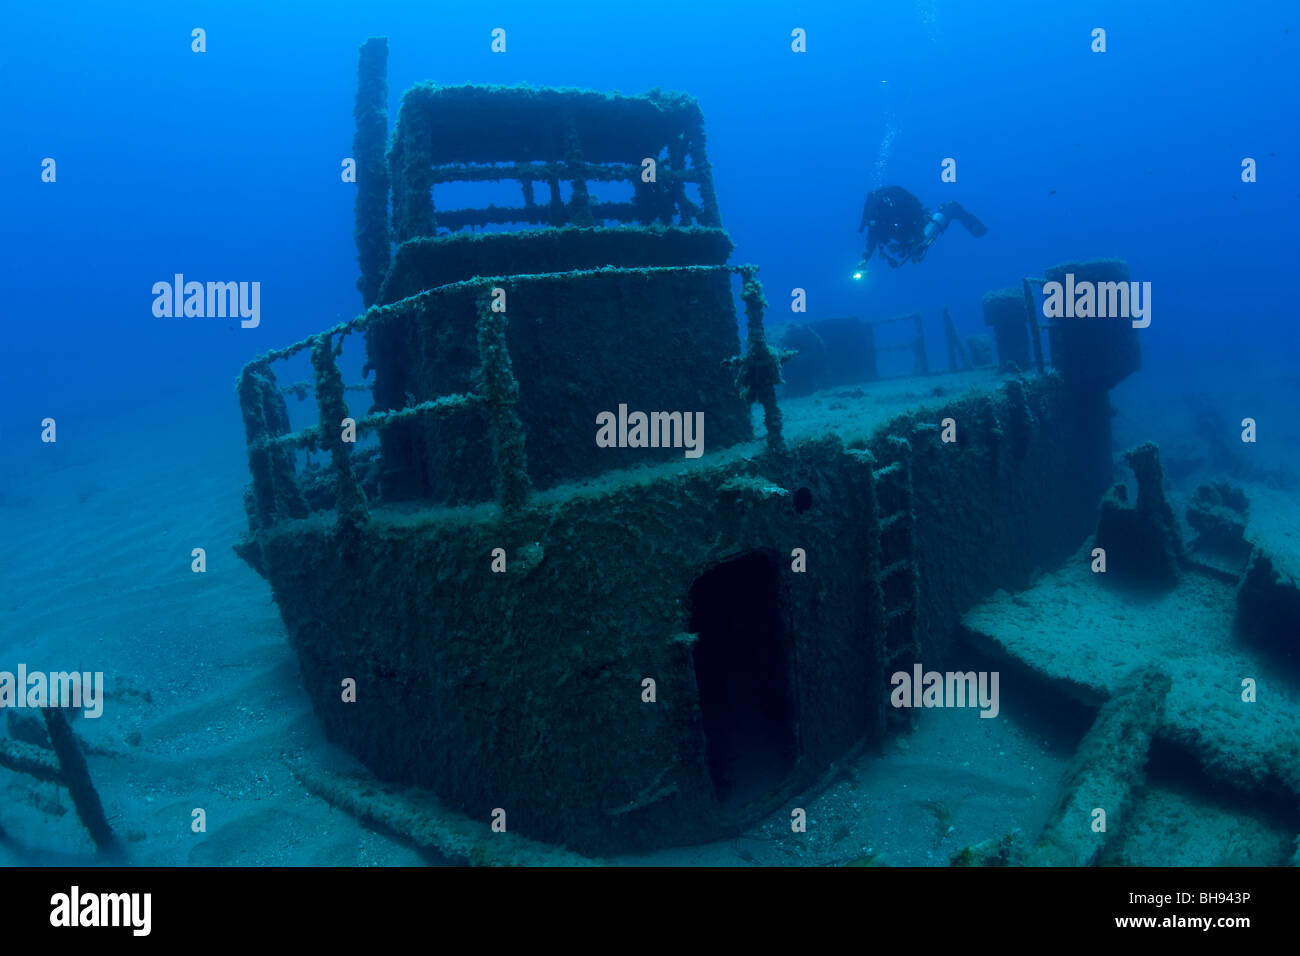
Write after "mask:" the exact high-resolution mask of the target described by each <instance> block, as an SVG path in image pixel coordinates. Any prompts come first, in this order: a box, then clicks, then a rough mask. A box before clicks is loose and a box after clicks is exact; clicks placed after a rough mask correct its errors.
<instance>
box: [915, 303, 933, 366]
mask: <svg viewBox="0 0 1300 956" xmlns="http://www.w3.org/2000/svg"><path fill="white" fill-rule="evenodd" d="M912 328H913V329H914V330H915V332H916V338H915V339H913V340H912V371H913V373H914V374H916V375H929V374H930V358H929V356H928V355H927V354H926V351H925V323H924V321H923V319H922V316H921V313H920V312H913V313H912Z"/></svg>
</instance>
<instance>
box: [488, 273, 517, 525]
mask: <svg viewBox="0 0 1300 956" xmlns="http://www.w3.org/2000/svg"><path fill="white" fill-rule="evenodd" d="M478 354H479V361H480V362H481V363H482V369H483V397H484V399H485V401H486V404H487V412H488V418H489V420H490V421H491V424H492V447H493V454H494V457H495V459H496V468H497V499H498V500H499V501H500V503H501V508H502V509H503V510H504V511H507V512H512V511H517V510H518V509H519V508H520V507H522V506H523V503H524V501H525V500H527V498H528V491H529V481H528V464H527V459H526V458H525V456H524V425H523V422H521V421H520V420H519V409H518V407H517V406H518V403H519V382H518V381H517V380H516V379H515V373H514V369H513V368H512V366H511V364H510V350H509V348H508V347H507V345H506V314H505V312H494V311H492V297H491V294H490V290H488V291H486V292H485V294H484V295H481V296H479V298H478Z"/></svg>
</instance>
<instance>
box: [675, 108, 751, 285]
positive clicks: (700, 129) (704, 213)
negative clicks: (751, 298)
mask: <svg viewBox="0 0 1300 956" xmlns="http://www.w3.org/2000/svg"><path fill="white" fill-rule="evenodd" d="M686 135H687V138H688V139H689V141H690V153H691V166H692V167H693V168H694V172H695V174H696V176H698V177H699V179H698V183H697V185H699V187H700V214H699V217H698V218H699V221H700V225H701V226H714V227H718V226H721V225H722V217H721V216H719V215H718V196H717V193H716V192H715V191H714V188H713V166H712V165H711V164H710V163H709V157H708V152H707V151H706V150H705V146H704V114H703V113H702V112H700V107H699V105H698V104H695V103H692V104H691V106H690V111H689V113H688V119H687V129H686ZM759 297H760V298H761V297H762V292H761V290H760V292H759Z"/></svg>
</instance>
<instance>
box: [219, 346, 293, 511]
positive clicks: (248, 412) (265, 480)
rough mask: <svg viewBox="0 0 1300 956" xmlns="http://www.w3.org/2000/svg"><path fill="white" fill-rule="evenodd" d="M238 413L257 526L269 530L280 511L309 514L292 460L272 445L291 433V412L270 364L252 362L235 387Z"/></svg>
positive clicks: (242, 372)
mask: <svg viewBox="0 0 1300 956" xmlns="http://www.w3.org/2000/svg"><path fill="white" fill-rule="evenodd" d="M236 391H237V393H238V395H239V411H240V414H241V416H242V417H243V419H244V439H245V441H246V443H247V445H248V470H249V472H250V473H251V474H252V476H253V507H254V511H255V513H256V516H257V522H258V524H259V525H260V526H261V527H263V528H269V527H270V526H271V525H273V524H275V522H276V521H277V520H278V519H279V517H280V515H281V512H283V513H284V514H285V515H286V516H287V517H290V518H301V517H303V516H305V515H306V514H307V503H306V501H305V500H304V499H303V497H302V492H301V490H300V489H299V488H298V482H297V480H296V479H295V477H294V468H293V459H292V458H291V457H290V456H289V455H287V454H286V453H285V452H284V451H282V450H280V449H278V448H274V447H272V446H271V445H270V444H269V442H270V441H271V439H273V438H278V437H280V436H281V435H285V434H287V433H288V432H289V409H288V407H287V406H286V405H285V402H284V396H283V395H282V394H281V393H280V390H279V388H277V387H276V384H275V373H274V372H272V371H271V365H270V361H269V360H267V359H263V360H261V361H257V362H250V363H249V364H248V365H245V366H244V368H243V370H242V371H241V372H240V373H239V381H238V383H237V384H236Z"/></svg>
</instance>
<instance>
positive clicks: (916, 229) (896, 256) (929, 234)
mask: <svg viewBox="0 0 1300 956" xmlns="http://www.w3.org/2000/svg"><path fill="white" fill-rule="evenodd" d="M954 219H955V220H957V221H958V222H960V223H961V224H962V225H963V226H965V227H966V230H967V231H968V232H969V233H970V234H971V235H972V236H976V237H979V236H982V235H984V233H986V232H988V227H987V226H985V225H984V223H982V222H980V221H979V220H978V219H976V218H975V217H974V216H972V215H971V214H970V213H968V212H967V211H966V210H965V209H963V208H962V207H961V205H960V204H959V203H955V202H946V203H942V204H941V205H940V206H939V211H938V212H936V213H933V214H931V212H930V210H928V209H926V208H925V207H924V206H922V205H921V200H919V199H917V198H916V197H915V196H913V195H912V194H911V193H909V192H908V191H907V190H906V189H903V188H902V187H901V186H884V187H882V188H881V189H876V190H873V191H872V192H871V193H868V194H867V202H866V204H865V205H864V206H863V207H862V221H861V223H859V225H858V232H862V231H863V230H864V229H865V230H866V232H867V249H866V252H864V253H863V254H862V261H861V262H859V263H858V270H857V272H856V273H855V277H859V276H861V275H862V274H863V271H864V269H865V268H866V264H867V260H868V259H870V258H871V256H872V254H873V253H874V252H875V251H876V250H877V249H879V250H880V257H881V258H882V259H884V260H885V261H886V262H888V263H889V265H890V266H891V267H892V268H895V269H897V268H898V267H899V266H901V265H902V264H903V263H904V262H907V261H908V260H909V259H910V260H911V261H912V262H920V261H921V260H922V259H924V258H925V254H926V253H927V252H929V251H930V246H931V245H933V244H934V240H936V239H938V238H939V234H940V233H942V232H943V231H944V230H945V229H947V228H948V225H949V223H951V222H952V221H953V220H954Z"/></svg>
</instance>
